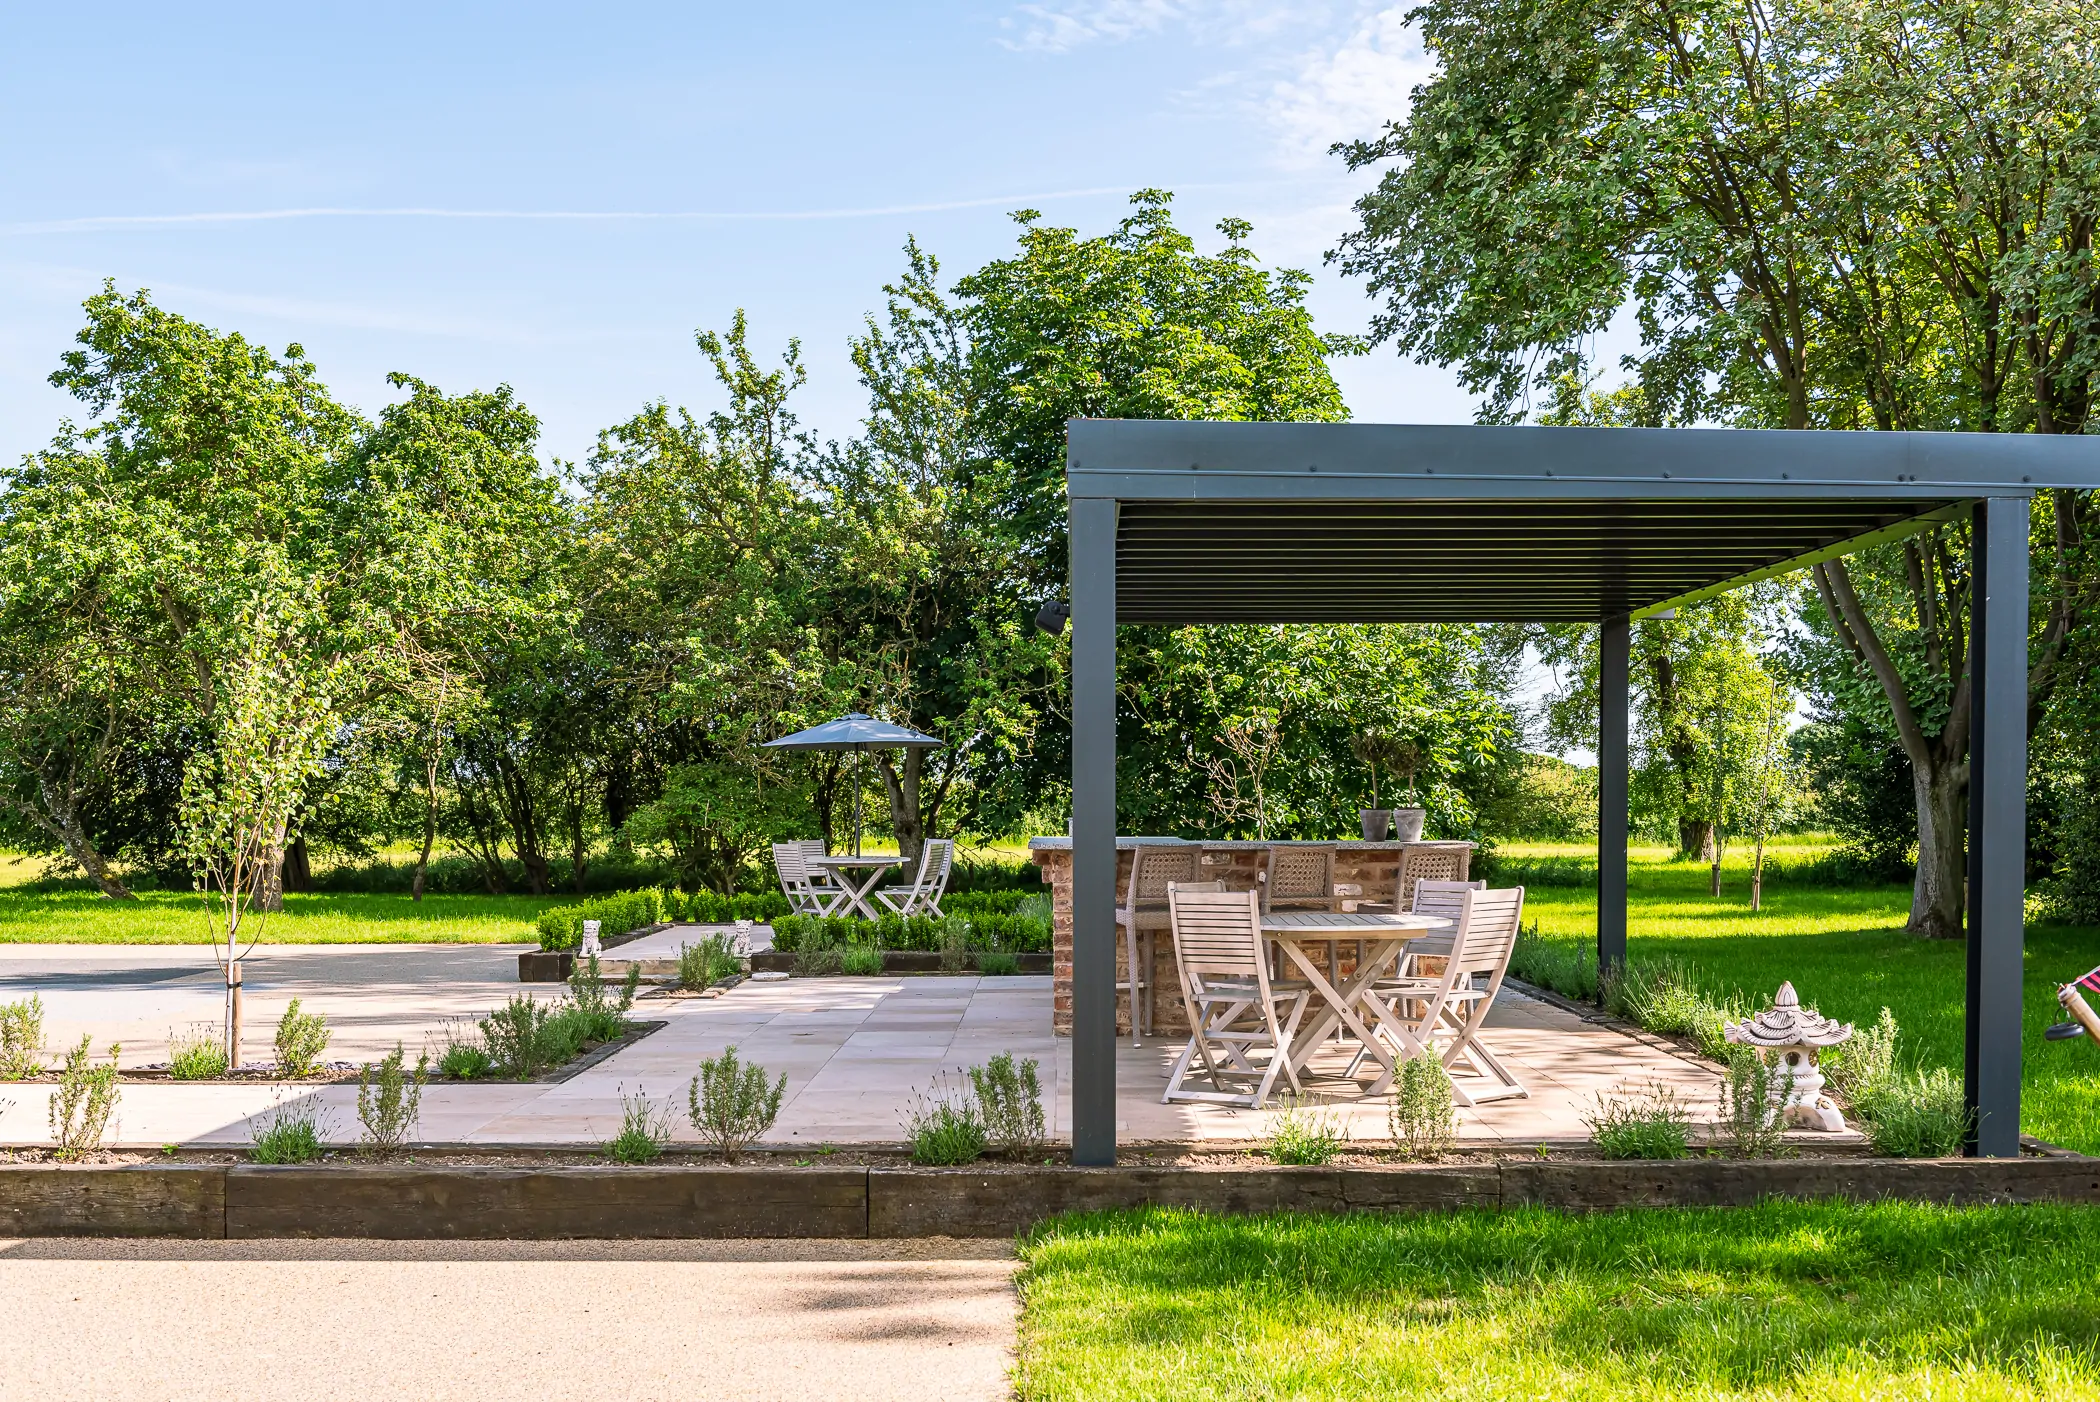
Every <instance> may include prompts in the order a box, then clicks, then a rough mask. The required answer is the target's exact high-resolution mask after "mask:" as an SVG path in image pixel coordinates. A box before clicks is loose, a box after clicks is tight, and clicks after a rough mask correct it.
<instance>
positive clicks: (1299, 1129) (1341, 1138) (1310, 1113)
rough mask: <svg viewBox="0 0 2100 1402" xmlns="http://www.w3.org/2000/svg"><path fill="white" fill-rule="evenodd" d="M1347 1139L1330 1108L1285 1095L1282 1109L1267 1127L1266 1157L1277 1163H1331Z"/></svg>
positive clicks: (1340, 1123)
mask: <svg viewBox="0 0 2100 1402" xmlns="http://www.w3.org/2000/svg"><path fill="white" fill-rule="evenodd" d="M1348 1142H1349V1136H1348V1135H1347V1134H1346V1133H1344V1132H1343V1130H1342V1122H1341V1121H1340V1120H1339V1119H1338V1118H1336V1116H1335V1115H1334V1112H1333V1111H1331V1110H1328V1109H1325V1108H1324V1107H1323V1108H1318V1109H1315V1108H1312V1107H1311V1106H1310V1105H1309V1104H1308V1103H1307V1102H1306V1101H1305V1100H1303V1099H1301V1098H1299V1097H1297V1096H1287V1097H1285V1099H1284V1102H1283V1113H1282V1114H1280V1115H1278V1116H1277V1117H1276V1122H1275V1123H1274V1124H1273V1125H1271V1126H1270V1127H1269V1157H1270V1158H1272V1159H1274V1160H1276V1162H1278V1163H1288V1164H1324V1163H1332V1162H1333V1161H1334V1156H1335V1155H1336V1154H1339V1153H1340V1152H1341V1151H1342V1146H1343V1145H1344V1144H1346V1143H1348Z"/></svg>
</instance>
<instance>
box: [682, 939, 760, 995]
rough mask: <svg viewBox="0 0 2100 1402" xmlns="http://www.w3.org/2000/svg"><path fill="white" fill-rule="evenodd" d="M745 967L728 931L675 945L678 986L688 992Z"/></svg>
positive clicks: (697, 989)
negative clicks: (693, 941) (698, 940)
mask: <svg viewBox="0 0 2100 1402" xmlns="http://www.w3.org/2000/svg"><path fill="white" fill-rule="evenodd" d="M743 970H744V961H743V960H741V959H739V958H737V956H736V951H735V949H734V948H733V947H732V946H731V944H730V939H729V936H728V935H727V934H723V933H719V932H718V933H716V934H712V935H709V936H708V937H707V938H706V939H704V940H701V941H700V942H699V943H698V944H685V945H680V946H679V947H678V986H679V987H680V988H683V989H686V990H688V991H690V992H694V993H698V992H699V991H700V990H701V989H704V988H712V987H714V985H716V984H718V983H720V982H721V981H722V980H723V979H725V978H732V977H734V976H735V975H737V974H740V973H742V972H743Z"/></svg>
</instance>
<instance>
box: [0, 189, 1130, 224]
mask: <svg viewBox="0 0 2100 1402" xmlns="http://www.w3.org/2000/svg"><path fill="white" fill-rule="evenodd" d="M1131 188H1132V187H1130V186H1127V185H1098V186H1094V187H1092V188H1090V189H1084V190H1049V191H1043V192H1039V193H1035V194H1021V195H986V196H982V197H979V198H974V199H966V200H939V201H930V202H927V203H923V204H892V205H871V206H867V207H863V208H850V209H774V210H700V209H685V210H645V209H440V208H432V207H427V206H402V207H396V208H364V207H358V206H349V205H315V206H310V207H306V208H300V209H236V210H214V211H207V212H202V213H191V214H95V215H85V216H82V217H79V218H73V219H46V220H39V221H33V222H28V223H20V224H0V234H73V233H86V232H90V231H92V230H97V229H126V228H141V227H155V226H167V225H181V224H250V223H261V222H269V221H274V220H284V219H499V220H527V221H530V220H547V221H570V222H586V223H588V222H616V221H644V222H648V221H656V222H673V221H681V220H683V221H696V222H719V223H755V222H772V221H782V222H785V221H793V220H809V219H871V218H877V217H880V216H883V215H896V214H936V213H940V212H941V211H944V210H953V209H982V208H985V207H987V206H991V205H1011V206H1016V207H1018V206H1021V205H1030V204H1048V203H1050V202H1051V201H1053V200H1071V199H1085V198H1091V197H1094V196H1098V195H1127V194H1129V193H1130V191H1131Z"/></svg>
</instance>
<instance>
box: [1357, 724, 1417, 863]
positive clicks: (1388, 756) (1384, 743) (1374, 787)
mask: <svg viewBox="0 0 2100 1402" xmlns="http://www.w3.org/2000/svg"><path fill="white" fill-rule="evenodd" d="M1349 748H1350V749H1351V750H1352V751H1354V752H1355V754H1356V758H1357V760H1358V762H1359V763H1361V764H1362V765H1363V766H1364V768H1366V769H1368V770H1370V771H1371V806H1370V807H1369V808H1365V809H1362V810H1360V811H1359V812H1358V814H1357V817H1358V819H1359V820H1360V821H1361V822H1362V824H1363V834H1364V841H1366V842H1383V841H1385V840H1386V834H1388V833H1389V832H1391V831H1392V828H1393V810H1392V809H1390V808H1384V807H1381V806H1380V805H1379V802H1378V776H1379V774H1380V773H1381V772H1383V771H1384V770H1387V769H1390V768H1392V767H1394V765H1395V764H1396V763H1397V762H1398V760H1399V758H1400V755H1401V751H1402V750H1403V749H1404V748H1406V745H1405V742H1404V741H1402V740H1401V739H1400V738H1399V737H1398V736H1396V735H1394V734H1393V733H1392V732H1391V731H1388V730H1366V731H1364V732H1363V733H1362V734H1360V735H1358V736H1357V737H1356V738H1355V739H1353V740H1351V741H1350V742H1349Z"/></svg>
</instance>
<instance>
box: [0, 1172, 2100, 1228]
mask: <svg viewBox="0 0 2100 1402" xmlns="http://www.w3.org/2000/svg"><path fill="white" fill-rule="evenodd" d="M1770 1197H1781V1198H1844V1199H1849V1200H1853V1201H1861V1202H1867V1201H1875V1200H1879V1199H1898V1200H1903V1201H1912V1202H1940V1203H1951V1204H1982V1203H2035V1202H2073V1203H2100V1158H2087V1157H2056V1156H2049V1157H2022V1158H2018V1159H1909V1160H1904V1159H1859V1158H1833V1159H1810V1158H1798V1159H1764V1160H1749V1161H1742V1160H1727V1159H1690V1160H1682V1161H1678V1162H1668V1163H1602V1162H1595V1161H1576V1162H1566V1161H1556V1160H1553V1159H1550V1158H1549V1159H1538V1160H1522V1159H1512V1160H1505V1161H1502V1162H1499V1163H1489V1164H1456V1165H1437V1164H1419V1165H1390V1166H1379V1167H1329V1168H1285V1167H1272V1166H1266V1165H1262V1166H1244V1167H1242V1166H1232V1167H1221V1168H1203V1167H1172V1168H1073V1167H1067V1166H1064V1165H1022V1166H1007V1165H991V1166H979V1167H968V1168H953V1169H930V1168H908V1167H897V1168H888V1167H868V1168H817V1167H812V1168H793V1169H786V1168H779V1167H772V1166H766V1165H754V1164H745V1165H713V1164H709V1165H667V1164H657V1165H652V1166H649V1167H619V1166H615V1165H605V1166H602V1167H601V1166H585V1167H555V1168H509V1167H479V1166H472V1165H468V1166H443V1167H440V1166H429V1165H422V1166H419V1165H416V1164H413V1163H400V1164H356V1165H330V1166H325V1167H313V1166H309V1167H264V1166H260V1165H253V1164H238V1163H235V1164H225V1165H203V1166H197V1165H172V1164H171V1165H167V1166H162V1165H159V1164H140V1165H136V1166H130V1165H127V1166H114V1167H97V1166H92V1165H90V1166H80V1167H72V1166H62V1165H45V1164H34V1165H0V1236H8V1237H43V1236H111V1237H185V1238H223V1237H235V1238H254V1237H324V1236H330V1237H375V1238H389V1239H469V1238H475V1239H513V1240H551V1239H561V1238H608V1237H642V1238H673V1237H879V1238H900V1237H924V1236H965V1237H1005V1236H1012V1235H1014V1234H1015V1233H1017V1232H1021V1231H1025V1230H1026V1229H1027V1228H1029V1227H1030V1226H1032V1225H1033V1224H1035V1223H1037V1222H1040V1221H1042V1220H1044V1219H1046V1218H1049V1217H1052V1216H1055V1215H1057V1214H1058V1213H1061V1212H1074V1211H1089V1210H1100V1209H1108V1208H1122V1207H1139V1206H1145V1205H1160V1206H1173V1207H1188V1208H1197V1209H1202V1210H1206V1211H1213V1212H1230V1213H1244V1212H1277V1211H1303V1212H1315V1211H1345V1210H1360V1211H1380V1212H1394V1211H1406V1212H1415V1211H1445V1210H1450V1209H1455V1208H1461V1207H1522V1206H1537V1207H1552V1208H1561V1209H1567V1210H1573V1211H1595V1210H1603V1209H1609V1208H1618V1207H1719V1206H1743V1205H1747V1204H1750V1203H1754V1202H1757V1201H1760V1200H1762V1199H1764V1198H1770Z"/></svg>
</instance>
